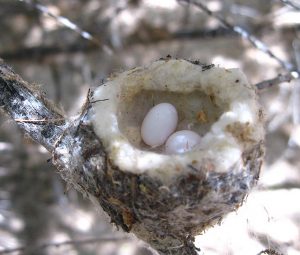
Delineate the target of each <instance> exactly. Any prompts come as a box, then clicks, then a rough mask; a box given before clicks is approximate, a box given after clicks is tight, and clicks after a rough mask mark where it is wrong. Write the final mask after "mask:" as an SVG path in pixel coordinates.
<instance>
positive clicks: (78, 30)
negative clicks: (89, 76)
mask: <svg viewBox="0 0 300 255" xmlns="http://www.w3.org/2000/svg"><path fill="white" fill-rule="evenodd" d="M19 1H20V2H25V3H26V4H28V5H30V6H32V7H34V8H35V9H37V10H38V11H39V12H41V13H43V14H45V15H47V16H49V17H52V18H54V19H55V20H56V21H57V22H58V23H60V24H62V25H63V26H65V27H67V28H69V29H71V30H73V31H75V32H76V33H78V34H79V35H80V36H81V37H83V38H84V39H87V40H89V41H91V42H93V43H94V44H96V45H97V46H98V47H101V48H102V49H103V50H104V51H105V52H106V53H107V54H108V55H113V50H112V49H111V48H110V47H109V46H108V45H106V44H103V43H102V42H101V41H100V40H99V39H97V38H95V37H94V36H93V35H92V34H91V33H89V32H87V31H85V30H83V29H81V28H80V27H79V26H77V25H76V24H75V23H74V22H72V21H71V20H69V19H68V18H66V17H64V16H60V15H56V14H54V13H52V12H51V11H50V10H49V9H48V8H47V7H46V6H44V5H42V4H39V3H33V2H32V1H31V0H19Z"/></svg>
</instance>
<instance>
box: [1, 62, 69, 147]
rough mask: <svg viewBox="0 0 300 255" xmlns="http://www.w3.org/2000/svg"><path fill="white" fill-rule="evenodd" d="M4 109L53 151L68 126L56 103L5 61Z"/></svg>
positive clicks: (2, 78)
mask: <svg viewBox="0 0 300 255" xmlns="http://www.w3.org/2000/svg"><path fill="white" fill-rule="evenodd" d="M0 61H1V60H0ZM0 109H2V110H3V111H4V112H5V113H7V114H8V115H9V116H10V117H11V118H12V119H14V120H15V121H16V123H17V124H18V126H19V127H20V128H21V129H22V130H24V131H25V133H27V134H29V135H30V136H31V137H32V139H33V140H35V141H36V142H38V143H40V144H41V145H43V146H44V147H45V148H46V149H47V150H49V151H53V149H54V146H55V142H56V141H57V139H58V138H59V137H60V136H61V135H62V134H63V132H64V130H65V128H66V127H67V125H68V124H67V122H66V120H65V118H64V116H63V115H62V114H61V113H59V111H58V110H57V109H55V108H54V106H52V105H51V104H50V103H49V102H48V101H47V100H46V99H45V98H43V96H41V95H40V93H39V92H37V91H36V90H35V89H34V87H33V86H32V85H30V84H28V83H27V82H25V81H24V80H23V79H22V78H21V77H20V76H19V75H17V74H16V73H14V71H13V70H12V69H11V68H10V67H8V66H7V65H6V64H4V63H2V62H0Z"/></svg>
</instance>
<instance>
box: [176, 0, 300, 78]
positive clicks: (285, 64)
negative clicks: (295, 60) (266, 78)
mask: <svg viewBox="0 0 300 255" xmlns="http://www.w3.org/2000/svg"><path fill="white" fill-rule="evenodd" d="M177 1H178V2H185V3H189V4H193V5H195V6H197V7H198V8H200V9H201V10H203V11H204V12H206V13H207V14H208V15H210V16H212V17H214V18H215V19H217V20H218V21H219V22H220V23H221V24H222V25H223V26H225V27H226V28H228V29H230V30H232V31H234V32H236V33H238V34H239V35H240V36H241V37H243V38H245V39H247V40H248V41H249V42H250V43H251V44H252V45H253V46H254V47H255V48H257V49H258V50H260V51H262V52H264V53H266V54H267V55H269V56H270V57H271V58H273V59H275V60H276V61H277V62H278V63H279V64H280V65H281V66H282V67H283V68H284V69H286V70H287V71H289V72H292V71H295V72H297V73H298V74H299V72H298V71H296V68H295V67H294V65H293V64H291V63H289V62H286V61H284V60H282V59H280V58H279V57H277V56H276V55H275V54H274V53H273V52H272V51H271V50H270V49H269V47H268V46H267V45H266V44H264V43H263V42H262V41H261V40H259V39H258V38H256V37H255V36H254V35H252V34H250V33H249V32H248V31H246V30H245V29H243V28H242V27H240V26H236V25H232V24H230V23H229V22H228V21H227V20H226V19H225V18H223V17H221V16H219V15H218V14H216V13H214V12H212V11H211V10H210V9H208V8H207V7H206V5H204V4H202V3H201V2H200V1H195V0H177Z"/></svg>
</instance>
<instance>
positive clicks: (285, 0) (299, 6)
mask: <svg viewBox="0 0 300 255" xmlns="http://www.w3.org/2000/svg"><path fill="white" fill-rule="evenodd" d="M279 1H280V2H282V3H284V4H285V5H288V6H290V7H292V8H294V9H295V10H297V11H300V5H296V4H295V3H293V2H291V1H289V0H279Z"/></svg>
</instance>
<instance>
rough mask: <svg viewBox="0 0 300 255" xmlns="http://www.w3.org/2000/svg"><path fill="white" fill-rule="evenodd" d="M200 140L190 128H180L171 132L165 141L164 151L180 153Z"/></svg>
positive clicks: (189, 148)
mask: <svg viewBox="0 0 300 255" xmlns="http://www.w3.org/2000/svg"><path fill="white" fill-rule="evenodd" d="M200 141H201V137H200V136H199V135H198V134H197V133H195V132H194V131H190V130H181V131H178V132H175V133H174V134H172V135H171V136H170V137H169V138H168V140H167V141H166V148H165V150H166V153H168V154H180V153H185V152H187V151H190V150H192V149H193V148H194V147H195V146H196V145H197V144H199V143H200Z"/></svg>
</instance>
